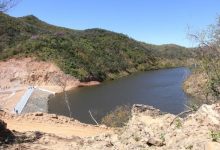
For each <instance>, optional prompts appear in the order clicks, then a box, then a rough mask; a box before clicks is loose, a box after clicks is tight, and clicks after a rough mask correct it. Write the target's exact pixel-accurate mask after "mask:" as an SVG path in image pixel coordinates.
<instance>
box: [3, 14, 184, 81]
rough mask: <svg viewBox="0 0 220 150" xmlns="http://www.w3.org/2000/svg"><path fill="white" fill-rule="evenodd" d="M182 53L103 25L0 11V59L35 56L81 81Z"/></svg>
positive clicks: (136, 68)
mask: <svg viewBox="0 0 220 150" xmlns="http://www.w3.org/2000/svg"><path fill="white" fill-rule="evenodd" d="M171 47H173V46H171ZM176 50H177V51H176ZM175 51H176V53H173V52H175ZM180 52H181V53H180ZM185 53H188V51H186V48H184V47H180V46H177V45H175V47H174V48H172V49H170V46H167V45H165V46H155V45H150V44H145V43H141V42H138V41H136V40H134V39H132V38H130V37H128V36H126V35H124V34H119V33H115V32H111V31H107V30H103V29H97V28H95V29H87V30H72V29H67V28H62V27H57V26H53V25H50V24H47V23H45V22H43V21H41V20H39V19H38V18H36V17H35V16H32V15H31V16H25V17H20V18H14V17H11V16H8V15H6V14H4V13H0V59H1V60H4V59H8V58H11V57H15V56H16V57H23V56H25V57H35V58H37V59H40V60H44V61H50V62H53V63H55V64H57V65H58V66H59V67H60V68H61V69H62V70H63V71H65V72H66V73H68V74H71V75H73V76H75V77H76V78H78V79H80V80H81V81H90V80H98V81H103V80H106V79H114V78H117V77H118V76H122V75H126V74H129V73H131V72H136V71H141V70H151V69H157V68H158V61H159V59H158V58H163V57H164V58H178V59H181V58H182V57H183V56H185Z"/></svg>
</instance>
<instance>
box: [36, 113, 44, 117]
mask: <svg viewBox="0 0 220 150" xmlns="http://www.w3.org/2000/svg"><path fill="white" fill-rule="evenodd" d="M43 115H44V114H43V113H42V112H37V113H35V116H43Z"/></svg>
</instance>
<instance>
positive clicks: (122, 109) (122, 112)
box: [101, 105, 131, 127]
mask: <svg viewBox="0 0 220 150" xmlns="http://www.w3.org/2000/svg"><path fill="white" fill-rule="evenodd" d="M130 117H131V106H129V105H122V106H117V107H116V108H115V109H114V110H113V111H111V112H110V113H108V114H107V115H106V116H104V117H103V118H102V120H101V123H102V124H105V125H107V126H109V127H122V126H124V125H125V124H126V123H127V122H128V120H129V119H130Z"/></svg>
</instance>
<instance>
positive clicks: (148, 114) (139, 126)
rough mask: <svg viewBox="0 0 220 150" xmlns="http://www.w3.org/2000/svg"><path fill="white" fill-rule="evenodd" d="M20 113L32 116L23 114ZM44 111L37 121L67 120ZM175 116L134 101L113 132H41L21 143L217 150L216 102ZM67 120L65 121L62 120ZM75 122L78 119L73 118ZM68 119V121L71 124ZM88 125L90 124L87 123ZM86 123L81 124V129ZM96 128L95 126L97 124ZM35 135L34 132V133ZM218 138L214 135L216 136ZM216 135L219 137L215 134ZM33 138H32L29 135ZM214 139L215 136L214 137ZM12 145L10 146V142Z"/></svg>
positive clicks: (218, 112) (218, 108) (218, 118)
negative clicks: (124, 121)
mask: <svg viewBox="0 0 220 150" xmlns="http://www.w3.org/2000/svg"><path fill="white" fill-rule="evenodd" d="M20 117H28V118H29V119H30V118H32V117H36V116H33V115H32V114H30V115H23V116H20ZM52 117H53V115H51V114H44V115H43V116H38V117H37V118H38V120H37V121H39V122H40V121H47V122H51V123H53V124H54V123H58V124H59V123H63V124H65V123H68V124H69V123H71V120H70V119H69V120H68V118H67V117H62V116H58V118H57V119H52ZM40 118H41V119H40ZM174 118H176V116H175V115H172V114H163V115H162V113H161V112H160V111H159V110H158V109H155V108H153V107H151V106H146V105H134V106H133V108H132V117H131V118H130V120H129V122H128V123H127V125H126V126H124V127H123V128H117V130H115V132H114V133H112V132H111V133H108V134H101V135H98V136H92V137H84V138H82V137H81V138H79V137H75V136H73V137H71V138H63V137H62V138H61V137H58V136H56V135H52V134H43V135H42V138H38V139H39V140H35V143H34V145H32V144H30V143H26V144H25V143H23V144H21V146H24V147H28V149H82V150H88V149H89V150H90V149H103V150H104V149H105V150H108V149H109V150H112V149H114V150H121V149H133V150H136V149H137V150H146V149H149V150H189V149H191V150H201V149H205V150H215V149H216V150H219V149H220V146H219V144H220V143H217V142H213V141H212V140H213V139H212V137H211V135H210V133H211V131H213V130H215V131H219V122H220V104H213V105H203V106H202V107H201V108H200V109H199V110H198V111H197V112H195V113H193V114H190V115H188V116H187V117H185V118H177V119H176V120H179V121H175V122H174V123H173V124H172V125H170V123H171V122H172V121H173V119H174ZM66 121H68V122H66ZM74 123H75V124H78V123H79V122H74ZM74 123H73V122H72V123H71V124H73V125H74ZM90 126H92V125H90ZM86 127H89V126H88V125H85V132H86ZM97 128H98V127H97ZM35 137H36V136H35ZM217 138H218V137H217ZM219 138H220V137H219ZM31 139H33V138H31ZM217 141H218V140H217ZM12 147H13V146H12Z"/></svg>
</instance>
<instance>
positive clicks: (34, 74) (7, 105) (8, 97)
mask: <svg viewBox="0 0 220 150" xmlns="http://www.w3.org/2000/svg"><path fill="white" fill-rule="evenodd" d="M97 84H99V82H96V81H92V82H88V83H81V82H80V81H79V80H78V79H76V78H74V77H70V76H68V75H66V74H64V73H63V72H62V71H61V70H60V69H59V68H58V67H57V66H56V65H54V64H53V63H49V62H43V61H38V60H36V59H34V58H19V59H9V60H7V61H1V62H0V108H1V109H3V110H4V111H8V112H11V111H12V110H13V108H14V107H15V105H16V104H17V102H18V101H19V100H20V99H21V97H22V95H23V94H24V93H25V91H26V89H27V87H28V86H35V87H39V88H43V89H46V90H50V91H53V92H55V93H60V92H62V91H63V88H64V87H65V90H70V89H73V88H76V87H79V86H92V85H97Z"/></svg>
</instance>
